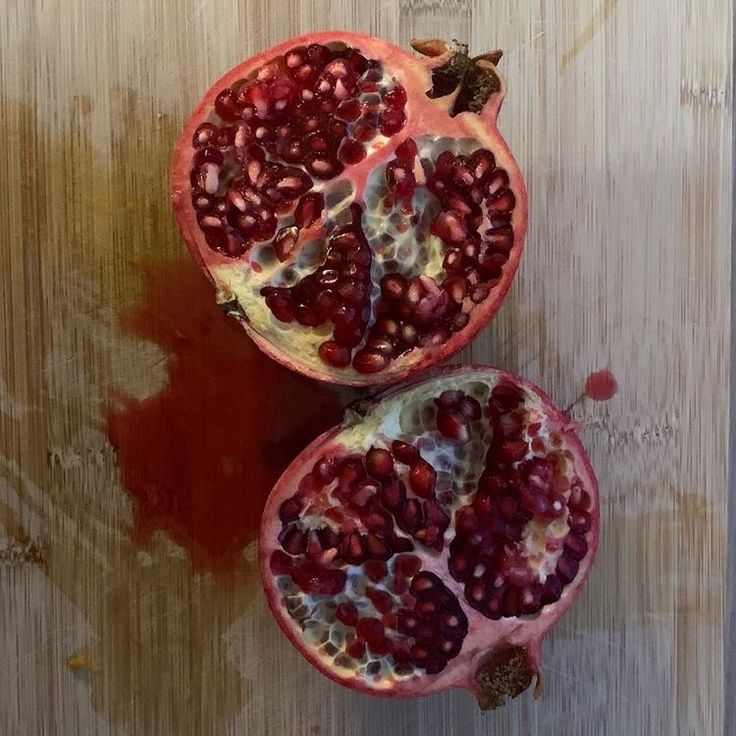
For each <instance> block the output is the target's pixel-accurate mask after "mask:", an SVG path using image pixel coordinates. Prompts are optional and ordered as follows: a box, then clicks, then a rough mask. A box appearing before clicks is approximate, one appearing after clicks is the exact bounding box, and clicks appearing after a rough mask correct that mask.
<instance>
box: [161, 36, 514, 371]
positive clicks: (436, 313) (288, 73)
mask: <svg viewBox="0 0 736 736" xmlns="http://www.w3.org/2000/svg"><path fill="white" fill-rule="evenodd" d="M414 47H415V49H418V50H419V52H420V53H421V55H414V54H411V53H407V52H406V51H403V50H402V49H399V48H397V47H396V46H394V45H392V44H390V43H387V42H386V41H382V40H379V39H376V38H372V37H370V36H364V35H361V34H356V33H348V32H343V31H330V32H323V33H315V34H310V35H306V36H301V37H299V38H294V39H290V40H289V41H285V42H284V43H282V44H279V45H278V46H275V47H273V48H271V49H269V50H268V51H264V52H263V53H260V54H258V55H257V56H254V57H253V58H251V59H248V60H246V61H244V62H242V63H241V64H239V65H238V66H236V67H235V68H233V69H231V70H230V71H229V72H227V73H226V74H225V75H224V76H223V77H222V78H221V79H219V80H218V81H217V82H216V83H215V84H214V86H213V87H212V88H211V89H210V90H209V91H208V92H207V93H206V94H205V96H204V98H203V99H202V101H201V102H200V103H199V104H198V105H197V107H196V109H195V111H194V113H193V114H192V116H191V117H190V119H189V121H188V122H187V123H186V125H185V126H184V130H183V132H182V134H181V137H180V139H179V141H178V143H177V145H176V149H175V152H174V158H173V163H172V170H171V191H172V200H173V207H174V211H175V213H176V217H177V220H178V222H179V226H180V228H181V230H182V233H183V235H184V238H185V239H186V242H187V244H188V246H189V248H190V250H191V252H192V253H193V255H194V257H195V258H196V259H197V261H198V263H199V264H200V265H201V266H202V268H203V269H204V270H205V272H206V273H207V274H208V276H209V278H210V280H211V281H212V283H213V284H214V286H215V287H216V290H217V299H218V301H219V302H220V304H221V305H222V306H223V308H224V309H225V311H226V312H227V313H228V314H231V315H232V316H234V317H236V318H237V319H238V320H239V321H240V322H241V324H242V325H243V327H244V328H245V330H246V332H247V333H248V334H249V335H250V336H251V338H253V340H254V341H255V342H256V343H257V344H258V346H259V347H260V348H261V349H262V350H263V351H264V352H266V353H267V354H268V355H270V356H271V357H273V358H274V359H276V360H278V361H279V362H281V363H283V364H284V365H286V366H288V367H290V368H292V369H294V370H298V371H300V372H302V373H304V374H306V375H309V376H312V377H314V378H318V379H321V380H326V381H331V382H335V383H341V384H350V385H365V384H376V383H389V382H395V381H398V380H400V379H401V378H402V377H405V376H406V375H408V374H410V373H413V372H415V371H416V370H419V369H422V368H425V367H427V366H430V365H432V364H434V363H437V362H438V361H441V360H444V359H445V358H447V357H449V356H450V355H452V354H454V353H455V352H457V351H458V350H460V349H461V348H462V347H463V346H464V345H465V344H466V343H467V342H468V341H469V340H470V339H472V337H473V336H474V335H475V334H476V333H477V332H478V330H479V329H480V328H481V327H482V326H483V325H484V324H485V323H486V322H487V321H488V320H489V319H490V318H491V316H492V315H493V314H494V313H495V312H496V310H497V309H498V308H499V306H500V304H501V301H502V300H503V297H504V295H505V294H506V292H507V290H508V288H509V286H510V282H511V278H512V276H513V274H514V272H515V271H516V268H517V265H518V263H519V258H520V256H521V250H522V246H523V240H524V234H525V230H526V213H527V206H526V192H525V189H524V183H523V180H522V177H521V174H520V172H519V169H518V167H517V165H516V162H515V161H514V159H513V157H512V155H511V153H510V151H509V149H508V147H507V146H506V144H505V142H504V141H503V139H502V138H501V136H500V134H499V132H498V130H497V128H496V117H497V115H498V111H499V108H500V106H501V102H502V100H503V97H504V94H505V86H504V83H503V80H502V79H501V77H500V76H499V74H498V71H497V69H496V63H497V62H498V60H499V58H500V53H498V52H496V53H491V54H485V55H483V56H479V57H475V58H471V57H470V56H469V55H468V52H467V48H466V47H464V46H460V45H454V46H452V47H451V46H448V45H447V44H444V43H443V42H441V41H436V40H429V41H423V42H415V44H414Z"/></svg>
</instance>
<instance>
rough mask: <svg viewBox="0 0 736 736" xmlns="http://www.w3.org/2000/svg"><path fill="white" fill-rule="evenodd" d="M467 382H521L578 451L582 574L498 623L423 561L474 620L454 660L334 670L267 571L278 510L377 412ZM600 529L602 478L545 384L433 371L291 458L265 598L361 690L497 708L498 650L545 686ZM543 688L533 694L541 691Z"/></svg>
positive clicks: (270, 527) (475, 372)
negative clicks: (396, 672)
mask: <svg viewBox="0 0 736 736" xmlns="http://www.w3.org/2000/svg"><path fill="white" fill-rule="evenodd" d="M468 380H474V381H480V382H484V383H486V384H488V386H490V387H492V386H495V385H497V384H499V383H506V382H510V383H512V384H515V385H516V386H518V387H520V388H521V389H523V390H524V391H525V392H526V393H527V394H528V395H529V396H530V397H533V400H534V401H535V402H536V403H537V405H538V406H539V407H542V410H543V411H544V414H545V416H546V418H547V420H549V421H550V422H552V423H553V424H554V426H555V428H556V431H557V433H558V434H559V436H560V438H561V440H562V447H563V448H564V449H566V450H568V451H569V452H570V453H571V454H572V458H573V463H574V468H575V472H576V474H577V476H578V478H579V479H580V485H581V487H582V488H583V489H584V490H585V491H587V493H588V494H589V495H590V498H591V505H590V508H589V514H590V517H591V528H590V530H589V533H588V534H587V535H586V538H587V539H588V544H589V546H588V551H587V553H586V555H585V557H584V558H583V559H582V560H581V561H580V567H579V570H578V573H577V575H576V576H575V578H574V579H573V580H572V581H571V582H570V583H568V584H567V585H566V586H565V587H564V589H563V591H562V595H561V597H560V599H559V600H558V601H557V602H555V603H552V604H548V605H545V606H544V607H543V608H542V609H541V610H540V611H539V612H538V613H536V614H534V615H532V616H529V617H521V618H505V619H500V620H497V621H493V620H489V619H487V618H485V617H483V616H481V614H479V613H478V612H477V611H475V610H473V609H472V608H470V607H469V606H468V604H467V602H466V601H465V599H464V598H463V597H462V593H460V592H459V591H460V590H461V588H460V586H458V585H457V584H455V583H454V581H453V580H452V579H451V577H450V575H449V574H448V572H447V567H446V562H444V561H443V559H444V558H439V561H438V562H435V563H432V562H431V561H430V562H427V561H426V560H425V565H424V568H423V569H425V570H430V571H433V572H435V573H436V574H438V575H440V577H442V579H443V582H445V584H446V585H448V587H450V589H451V590H452V591H453V592H454V593H455V594H456V595H457V598H458V600H459V601H460V602H461V604H462V606H463V610H464V612H465V613H466V615H467V617H468V619H469V621H470V628H469V631H468V634H467V636H466V638H465V641H464V642H463V646H462V649H461V651H460V654H459V655H458V656H457V657H455V658H454V659H452V660H450V662H449V663H448V665H447V666H446V667H445V669H443V670H442V671H441V672H440V673H439V674H437V675H428V674H426V673H418V674H414V675H412V676H410V677H408V678H407V679H404V680H386V681H382V682H369V681H368V680H366V679H365V678H363V677H359V676H356V675H355V674H353V673H346V672H345V671H344V670H343V669H340V668H336V667H335V666H334V665H331V664H330V663H329V662H328V661H326V660H325V659H324V658H322V657H321V656H320V655H319V654H318V653H317V652H315V650H314V649H311V648H309V647H308V646H307V645H306V644H305V642H304V640H303V638H302V631H301V629H300V628H299V626H298V625H297V624H296V622H295V621H294V620H293V619H292V618H291V617H290V616H289V614H288V613H287V611H286V609H285V607H284V606H283V605H282V603H281V599H282V594H281V592H280V591H279V590H278V587H277V582H276V577H275V576H274V575H273V573H272V572H271V570H270V566H269V559H270V556H271V553H272V552H273V551H274V550H275V549H277V548H278V542H277V541H276V540H277V536H278V533H279V530H280V526H281V522H280V519H279V514H278V511H279V506H280V504H281V503H282V502H283V500H284V499H285V498H286V497H288V496H289V495H291V494H292V493H293V492H294V489H295V488H296V487H297V485H298V482H299V480H300V479H301V477H302V476H303V475H304V474H305V472H307V470H308V469H309V468H311V467H312V466H313V465H314V463H315V461H316V460H317V459H318V458H320V457H322V456H324V455H325V454H332V453H334V452H339V451H340V450H342V449H347V450H353V449H354V445H353V444H345V443H343V441H342V440H343V439H344V438H345V435H346V433H347V432H352V433H353V436H355V431H356V430H355V428H356V426H357V427H360V426H361V425H362V424H370V421H371V417H373V416H374V414H375V412H376V410H377V408H378V407H382V406H383V407H385V406H386V405H387V404H389V403H394V402H398V403H401V402H404V401H406V400H407V398H408V397H410V396H411V395H412V394H413V393H415V392H416V391H417V390H422V389H423V388H431V387H432V386H434V390H435V391H436V392H437V393H439V391H441V390H442V389H447V388H455V387H456V386H457V385H458V384H459V383H461V382H462V381H466V382H467V381H468ZM379 426H380V425H379ZM375 429H376V427H375V426H374V427H373V428H372V429H368V431H367V432H366V434H365V443H364V444H365V445H366V446H368V445H369V444H370V442H371V438H372V436H373V435H372V432H374V431H375ZM599 530H600V507H599V497H598V484H597V480H596V477H595V473H594V471H593V468H592V467H591V464H590V461H589V459H588V457H587V454H586V452H585V449H584V447H583V445H582V443H581V442H580V440H579V438H578V437H577V435H576V433H575V432H574V430H573V429H572V428H571V425H570V422H569V417H568V416H567V415H566V414H565V413H564V412H562V411H561V410H559V409H558V408H557V407H556V406H555V405H554V404H553V403H552V401H551V400H550V398H549V397H548V396H547V395H546V394H545V393H544V392H543V391H542V390H541V389H540V388H539V387H537V386H535V385H534V384H533V383H531V382H530V381H527V380H526V379H523V378H520V377H519V376H516V375H514V374H512V373H509V372H507V371H504V370H500V369H497V368H491V367H488V366H481V365H473V366H450V367H440V368H435V369H434V370H433V371H431V372H430V373H429V374H427V375H425V376H423V377H422V378H421V379H418V380H416V381H413V382H412V383H410V384H407V385H403V386H401V387H392V388H390V389H387V390H385V391H383V392H381V393H380V394H378V395H377V396H375V397H374V399H373V400H372V401H371V403H370V404H368V405H365V404H364V405H362V406H361V407H360V411H359V413H356V411H354V410H352V409H349V410H348V411H347V412H346V416H345V418H344V421H343V423H342V424H341V425H340V426H336V427H334V428H332V429H330V430H328V431H327V432H324V433H323V434H322V435H320V436H319V437H317V439H315V440H314V441H313V442H312V443H311V444H310V445H309V446H308V447H306V448H305V449H304V450H303V451H302V452H301V453H300V454H299V455H298V456H297V457H296V458H295V459H294V460H293V461H292V463H291V464H290V465H289V467H288V468H287V469H286V470H285V471H284V473H283V475H282V476H281V478H280V479H279V481H278V482H277V483H276V485H275V487H274V489H273V490H272V492H271V494H270V496H269V498H268V500H267V502H266V506H265V508H264V511H263V516H262V520H261V534H260V539H259V554H258V559H259V565H260V570H261V576H262V582H263V586H264V591H265V593H266V599H267V602H268V605H269V608H270V610H271V613H272V614H273V617H274V619H275V620H276V622H277V624H278V625H279V627H280V628H281V630H282V631H283V633H284V634H285V635H286V637H287V638H288V639H289V640H290V641H291V643H292V644H293V645H294V646H295V647H296V649H297V650H299V652H300V653H301V654H302V655H303V656H304V657H305V658H306V659H307V660H308V661H309V662H310V664H312V665H313V666H314V667H316V668H317V669H318V670H319V671H320V672H321V673H322V674H323V675H325V676H326V677H328V678H330V679H331V680H333V681H334V682H337V683H339V684H340V685H343V686H346V687H349V688H351V689H353V690H356V691H359V692H364V693H368V694H371V695H376V696H382V697H394V698H411V697H417V696H420V695H429V694H431V693H436V692H439V691H442V690H446V689H451V688H465V689H467V690H470V691H471V692H472V693H473V694H474V695H475V696H476V698H477V700H478V702H479V704H480V705H481V707H484V708H487V707H496V706H497V705H499V704H500V701H499V697H498V696H499V693H503V692H504V689H503V688H504V683H503V682H501V681H496V680H495V679H494V672H493V670H492V669H491V671H490V672H488V671H487V665H488V662H489V660H493V658H494V655H496V654H497V653H499V652H505V651H508V650H517V651H523V652H525V658H524V659H525V664H526V666H528V667H529V672H530V678H529V681H530V682H531V676H532V675H535V676H536V677H537V683H538V686H539V677H540V674H541V655H540V648H541V643H542V640H543V638H544V636H545V635H546V633H547V632H548V631H549V630H550V628H551V627H552V626H553V625H554V624H555V622H556V621H557V620H558V619H559V618H560V617H561V616H562V615H563V614H564V613H565V611H566V610H567V609H568V608H569V606H570V605H571V604H572V602H573V601H574V600H575V598H576V597H577V595H578V593H579V592H580V589H581V588H582V586H583V585H584V583H585V581H586V579H587V577H588V574H589V571H590V568H591V566H592V564H593V561H594V558H595V555H596V551H597V547H598V538H599ZM501 674H503V673H501ZM537 689H538V687H537ZM537 689H535V693H536V691H537ZM506 694H507V695H508V696H510V697H515V696H516V695H517V694H518V692H516V691H512V692H508V693H506Z"/></svg>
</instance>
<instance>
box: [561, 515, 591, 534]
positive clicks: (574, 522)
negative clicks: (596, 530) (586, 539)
mask: <svg viewBox="0 0 736 736" xmlns="http://www.w3.org/2000/svg"><path fill="white" fill-rule="evenodd" d="M567 523H568V525H569V527H570V531H571V532H574V533H575V534H586V533H587V532H589V531H590V528H591V526H592V520H591V518H590V514H588V513H587V512H585V511H575V512H573V513H571V514H570V516H569V517H568V518H567Z"/></svg>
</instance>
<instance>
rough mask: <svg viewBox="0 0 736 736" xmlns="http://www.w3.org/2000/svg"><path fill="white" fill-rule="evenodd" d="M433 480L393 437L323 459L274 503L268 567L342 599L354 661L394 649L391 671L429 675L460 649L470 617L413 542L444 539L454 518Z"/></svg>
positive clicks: (409, 448)
mask: <svg viewBox="0 0 736 736" xmlns="http://www.w3.org/2000/svg"><path fill="white" fill-rule="evenodd" d="M435 485H436V472H435V470H434V468H433V467H432V466H431V465H430V464H429V463H428V462H427V461H426V460H425V459H424V458H422V456H421V454H420V452H419V450H418V449H417V448H416V447H415V446H414V445H412V444H410V443H407V442H403V441H400V440H395V441H393V442H392V443H391V446H390V448H386V447H371V448H370V449H369V450H368V451H367V452H366V453H365V454H364V455H359V454H351V455H345V456H342V457H340V458H328V457H323V458H321V459H320V460H319V461H318V462H317V463H315V465H314V467H313V469H312V471H311V472H310V473H308V474H307V475H306V476H304V477H303V478H302V479H301V481H300V483H299V489H298V490H297V492H296V493H295V494H294V495H293V496H291V497H289V498H287V499H286V500H285V501H283V502H282V504H281V506H280V508H279V517H280V520H281V525H282V526H281V532H280V534H279V536H278V542H279V545H280V548H279V549H277V550H275V551H274V552H272V554H271V557H270V566H271V571H272V572H273V573H274V574H276V575H288V576H290V577H291V579H292V580H293V582H294V584H295V585H296V586H297V588H298V590H299V591H301V593H304V594H322V595H329V596H333V597H334V598H335V599H336V600H338V601H339V603H337V607H336V610H335V617H336V619H337V620H338V621H339V622H341V623H342V624H343V625H344V626H345V627H348V628H350V629H351V630H352V629H354V634H353V633H352V631H351V637H352V638H351V640H350V642H349V644H348V645H347V647H346V650H345V653H346V654H347V655H348V656H349V657H351V658H352V659H353V660H362V659H363V657H364V655H365V654H366V652H367V653H368V654H370V655H373V656H375V657H385V656H389V655H390V662H391V666H392V667H393V668H394V670H395V671H397V672H406V673H408V672H411V671H412V670H413V669H414V668H422V669H425V670H426V671H427V672H431V673H435V672H439V671H440V670H441V669H443V668H444V667H445V665H446V664H447V661H448V660H449V659H451V658H452V657H454V656H456V655H457V653H458V652H459V651H460V648H461V646H462V641H463V638H464V637H465V635H466V633H467V626H468V623H467V618H466V617H465V614H464V613H463V611H462V608H461V606H460V604H459V603H458V601H457V599H456V597H455V596H454V595H453V594H452V593H451V592H450V591H449V590H448V589H447V587H446V586H445V585H444V584H443V583H442V581H441V580H440V578H438V577H437V576H436V575H434V574H433V573H430V572H426V571H421V566H422V563H421V559H420V558H419V557H418V556H417V555H416V554H413V552H414V551H415V549H416V545H417V544H420V545H422V547H423V548H424V549H427V550H433V551H434V552H435V553H436V552H441V551H442V549H443V547H444V534H445V531H446V530H447V528H448V526H449V524H450V517H449V515H448V513H447V511H446V509H445V508H444V506H443V505H442V504H441V503H440V502H438V500H437V499H436V498H435ZM351 567H352V568H353V570H352V571H351V570H350V568H351ZM355 567H359V568H360V569H359V570H357V571H355V570H354V568H355ZM356 580H357V583H356ZM349 581H350V582H349ZM351 585H352V591H350V590H348V588H349V587H350V586H351ZM356 586H357V589H356ZM348 593H349V594H350V598H349V599H347V598H346V596H347V595H348ZM343 598H346V599H344V600H343ZM428 617H431V619H432V620H431V622H428V621H427V618H428ZM343 661H344V659H343ZM352 666H355V662H353V663H352Z"/></svg>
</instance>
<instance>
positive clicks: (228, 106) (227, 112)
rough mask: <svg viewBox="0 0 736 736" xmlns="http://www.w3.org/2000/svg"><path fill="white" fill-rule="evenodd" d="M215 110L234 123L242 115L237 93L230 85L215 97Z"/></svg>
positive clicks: (224, 118)
mask: <svg viewBox="0 0 736 736" xmlns="http://www.w3.org/2000/svg"><path fill="white" fill-rule="evenodd" d="M215 112H216V113H217V114H218V115H219V116H220V117H221V118H222V119H223V120H224V121H225V122H227V123H233V122H235V121H236V120H238V119H239V118H240V116H241V112H240V109H239V108H238V105H237V101H236V95H235V92H234V91H233V90H231V89H230V88H229V87H228V88H227V89H224V90H222V92H220V94H218V95H217V97H215Z"/></svg>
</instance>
